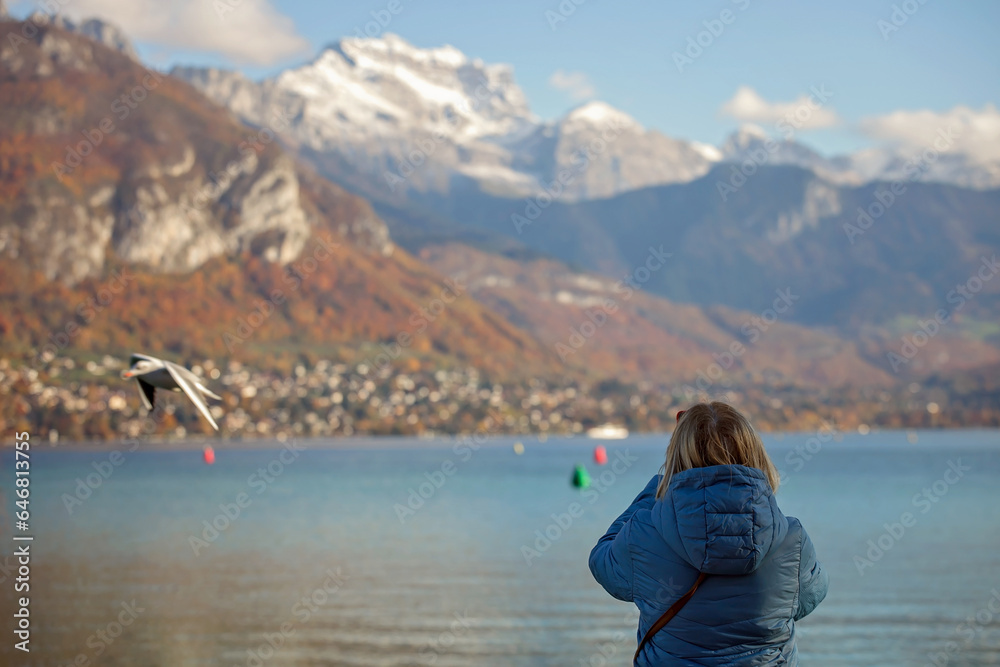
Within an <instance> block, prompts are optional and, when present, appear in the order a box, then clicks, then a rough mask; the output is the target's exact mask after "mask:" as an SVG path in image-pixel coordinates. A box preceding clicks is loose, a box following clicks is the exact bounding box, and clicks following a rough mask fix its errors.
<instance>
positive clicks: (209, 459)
mask: <svg viewBox="0 0 1000 667" xmlns="http://www.w3.org/2000/svg"><path fill="white" fill-rule="evenodd" d="M202 456H203V457H204V459H205V463H207V464H208V465H212V464H213V463H215V450H214V449H212V446H211V445H205V448H204V450H202Z"/></svg>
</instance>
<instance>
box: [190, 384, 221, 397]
mask: <svg viewBox="0 0 1000 667" xmlns="http://www.w3.org/2000/svg"><path fill="white" fill-rule="evenodd" d="M194 386H196V387H198V391H200V392H201V393H203V394H205V395H206V396H208V397H209V398H214V399H215V400H217V401H221V400H222V397H221V396H217V395H216V394H215V393H214V392H212V390H211V389H209V388H208V387H206V386H205V385H203V384H202V383H200V382H196V383H195V385H194Z"/></svg>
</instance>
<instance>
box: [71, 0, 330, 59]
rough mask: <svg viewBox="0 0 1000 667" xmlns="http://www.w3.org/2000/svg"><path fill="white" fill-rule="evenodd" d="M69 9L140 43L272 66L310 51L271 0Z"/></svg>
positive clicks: (114, 2) (145, 1) (102, 1)
mask: <svg viewBox="0 0 1000 667" xmlns="http://www.w3.org/2000/svg"><path fill="white" fill-rule="evenodd" d="M66 12H67V13H68V14H69V15H70V16H72V17H73V18H75V19H86V18H99V19H102V20H105V21H108V22H109V23H112V24H114V25H116V26H118V27H120V28H121V29H122V30H124V31H125V34H126V35H128V37H129V38H131V39H133V40H135V41H138V42H149V43H151V44H155V45H157V46H163V47H167V48H175V49H185V50H192V51H204V52H211V53H217V54H219V55H222V56H223V57H225V58H228V59H230V60H232V61H233V62H234V63H236V64H241V65H243V64H248V65H272V64H274V63H276V62H280V61H281V60H284V59H286V58H290V57H293V56H300V55H304V54H307V53H309V52H310V51H311V47H310V45H309V42H308V41H307V40H306V39H305V38H304V37H302V36H301V35H299V34H298V33H297V32H296V30H295V26H294V24H293V23H292V20H291V19H290V18H289V17H287V16H284V15H282V14H281V13H279V12H278V11H277V10H275V9H274V7H272V6H271V2H270V1H269V0H131V1H130V2H122V1H121V0H73V2H71V3H69V4H68V5H67V7H66Z"/></svg>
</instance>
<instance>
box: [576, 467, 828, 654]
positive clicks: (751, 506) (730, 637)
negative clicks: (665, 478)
mask: <svg viewBox="0 0 1000 667" xmlns="http://www.w3.org/2000/svg"><path fill="white" fill-rule="evenodd" d="M659 481H660V476H659V475H657V476H655V477H653V479H651V480H650V481H649V484H647V485H646V488H645V489H644V490H643V491H642V493H640V494H639V495H638V496H637V497H636V499H635V500H634V501H632V505H631V506H630V507H629V508H628V509H627V510H625V512H624V513H623V514H622V515H621V516H620V517H618V519H617V520H616V521H615V522H614V523H613V524H611V528H609V529H608V532H607V534H605V535H604V537H602V538H601V539H600V541H598V543H597V546H595V547H594V549H593V551H591V553H590V571H591V572H593V574H594V578H595V579H597V581H598V582H599V583H600V584H601V585H602V586H604V588H605V590H607V591H608V593H610V594H611V595H613V596H614V597H616V598H618V599H619V600H624V601H626V602H634V603H635V604H636V606H637V607H638V608H639V613H640V616H639V632H638V635H637V638H638V639H641V638H642V637H643V635H645V634H646V631H647V630H648V629H649V627H650V626H651V625H652V624H653V623H655V622H656V620H657V619H658V618H659V617H660V616H661V615H663V612H665V611H666V610H667V609H669V608H670V606H671V605H672V604H673V603H674V601H676V600H677V599H678V598H680V597H681V596H682V595H684V593H686V592H687V591H688V589H689V588H690V587H691V585H692V584H693V583H694V581H695V579H697V578H698V572H705V573H706V574H707V575H708V578H707V579H705V581H704V582H703V583H702V584H701V586H700V587H699V588H698V590H697V591H696V592H695V594H694V597H692V598H691V600H690V601H689V602H688V603H687V605H685V606H684V608H683V609H681V611H680V612H679V613H678V614H677V616H675V617H674V618H673V619H672V620H671V621H670V622H669V623H667V625H666V627H664V628H663V629H662V630H660V631H659V632H658V633H657V634H656V635H654V636H653V638H652V639H651V641H650V642H649V643H648V644H646V646H645V647H644V648H643V652H642V654H641V655H640V656H639V662H638V664H640V665H739V666H740V667H744V666H756V665H797V664H798V651H797V649H796V647H795V621H797V620H799V619H800V618H802V617H803V616H805V615H806V614H808V613H809V612H811V611H812V610H813V609H815V608H816V605H818V604H819V603H820V602H821V601H822V600H823V598H824V597H826V591H827V588H828V586H829V579H828V577H827V574H826V572H825V571H824V570H823V568H822V567H821V566H820V564H819V562H818V561H817V560H816V550H815V549H814V548H813V544H812V541H811V540H810V539H809V536H808V535H807V534H806V531H805V530H804V529H803V528H802V524H800V523H799V521H798V519H795V518H793V517H786V516H785V515H784V514H782V513H781V510H780V509H778V504H777V502H776V501H775V498H774V494H773V493H772V492H771V487H770V485H769V484H768V482H767V478H766V477H765V475H764V473H763V472H762V471H760V470H757V469H756V468H748V467H746V466H739V465H723V466H710V467H707V468H692V469H691V470H685V471H684V472H680V473H677V474H675V475H674V476H673V478H672V479H671V480H670V486H669V487H668V489H667V493H666V495H665V496H664V497H663V499H662V500H660V501H657V500H656V499H655V495H656V487H657V485H658V484H659Z"/></svg>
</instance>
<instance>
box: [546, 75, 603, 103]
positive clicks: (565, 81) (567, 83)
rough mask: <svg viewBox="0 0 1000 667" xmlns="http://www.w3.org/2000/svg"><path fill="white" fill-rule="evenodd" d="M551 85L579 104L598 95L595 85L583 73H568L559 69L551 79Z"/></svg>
mask: <svg viewBox="0 0 1000 667" xmlns="http://www.w3.org/2000/svg"><path fill="white" fill-rule="evenodd" d="M549 85H550V86H552V87H553V88H555V89H556V90H559V91H562V92H564V93H567V94H568V95H569V96H570V97H571V98H573V99H574V100H576V101H578V102H580V101H583V100H588V99H590V98H592V97H594V96H595V95H596V94H597V89H596V88H594V84H593V83H591V82H590V79H589V78H588V77H587V75H586V74H584V73H583V72H567V71H565V70H561V69H557V70H556V71H555V72H553V73H552V76H550V77H549Z"/></svg>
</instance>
